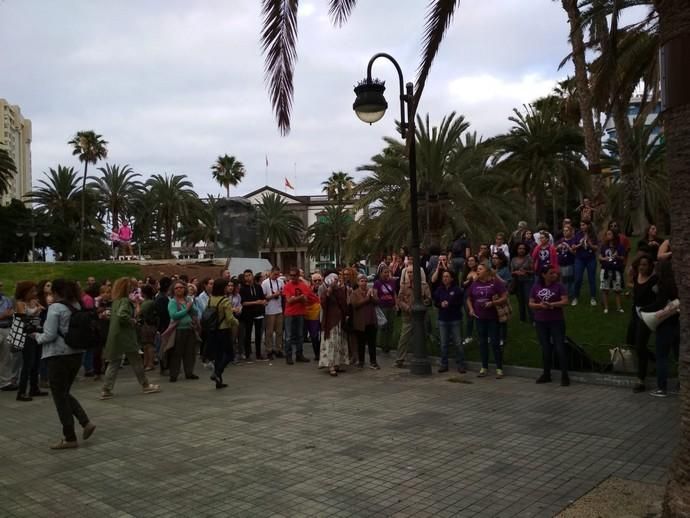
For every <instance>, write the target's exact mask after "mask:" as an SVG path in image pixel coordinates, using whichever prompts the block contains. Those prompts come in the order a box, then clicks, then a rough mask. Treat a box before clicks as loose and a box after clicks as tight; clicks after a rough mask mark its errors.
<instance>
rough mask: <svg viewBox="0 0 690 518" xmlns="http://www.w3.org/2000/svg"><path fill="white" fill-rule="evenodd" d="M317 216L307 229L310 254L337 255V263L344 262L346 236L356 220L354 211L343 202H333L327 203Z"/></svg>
mask: <svg viewBox="0 0 690 518" xmlns="http://www.w3.org/2000/svg"><path fill="white" fill-rule="evenodd" d="M317 218H318V219H317V220H316V222H315V223H313V224H312V225H310V226H309V228H308V230H307V233H308V236H309V245H308V251H309V255H311V256H312V257H321V256H324V255H328V256H331V257H335V259H336V265H341V264H343V258H344V251H345V238H346V236H347V234H348V231H349V229H350V227H351V226H352V224H353V222H354V215H353V213H352V211H350V210H349V209H347V208H345V206H344V205H342V204H331V205H326V206H325V207H324V210H323V212H321V213H320V214H318V215H317Z"/></svg>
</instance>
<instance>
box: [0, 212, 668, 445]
mask: <svg viewBox="0 0 690 518" xmlns="http://www.w3.org/2000/svg"><path fill="white" fill-rule="evenodd" d="M586 209H587V205H584V209H583V211H582V212H581V218H580V219H581V221H580V224H579V230H578V231H575V227H574V225H573V223H572V221H571V220H569V219H566V220H564V221H563V225H562V228H561V229H560V231H559V232H557V233H556V235H553V234H552V233H551V232H549V230H548V229H547V228H546V227H545V225H540V226H539V228H538V229H537V231H536V232H533V231H531V230H530V229H529V228H528V226H527V224H526V223H525V222H520V223H519V225H518V228H517V229H516V230H515V231H514V232H513V233H512V234H510V236H509V238H508V239H506V236H505V235H504V234H503V233H498V234H497V235H496V237H495V240H494V242H493V243H491V244H480V245H479V246H478V247H477V248H476V249H473V248H472V246H471V245H470V242H469V240H468V238H467V236H466V235H465V234H464V233H461V234H459V235H458V236H456V239H454V240H453V242H452V243H451V244H450V245H449V246H448V247H447V249H445V250H444V249H441V248H440V247H432V248H430V249H429V250H428V251H425V252H424V253H423V255H422V263H421V265H422V267H421V268H420V270H419V271H418V272H417V271H415V270H414V268H413V266H412V259H411V257H410V256H409V254H408V253H407V250H406V249H404V248H403V249H401V250H400V252H399V253H394V254H391V255H390V256H386V257H383V258H382V259H381V261H380V263H379V264H378V267H377V269H376V274H375V279H374V281H373V283H372V282H370V281H369V279H368V278H367V276H366V275H364V273H362V272H360V271H359V270H358V269H357V268H355V267H345V268H341V269H338V270H330V271H324V272H318V271H317V272H313V273H311V275H310V276H308V277H307V276H305V272H304V271H302V270H300V269H298V268H296V267H292V268H290V269H289V270H288V271H287V275H284V274H283V272H281V270H280V268H278V267H274V268H272V270H271V271H269V272H260V273H255V272H252V271H251V270H246V271H244V272H242V273H241V274H239V275H237V276H235V277H231V274H230V272H229V271H227V270H223V271H222V272H221V274H220V275H219V277H218V278H217V279H211V278H203V279H188V278H187V277H185V276H184V275H179V276H174V277H161V278H160V279H152V278H147V279H144V280H137V279H130V278H126V277H123V278H119V279H117V280H115V281H114V282H112V283H111V282H110V281H109V280H104V281H101V282H99V281H97V280H96V279H95V278H94V277H89V278H88V279H87V280H86V282H85V284H84V285H83V286H82V285H80V284H79V283H77V282H75V281H71V280H65V279H55V280H53V281H48V280H44V281H40V282H38V283H36V282H33V281H21V282H18V283H17V284H16V287H15V294H14V298H11V297H7V296H5V295H4V294H3V293H2V284H1V283H0V387H1V389H2V390H3V391H7V392H10V391H16V393H17V395H16V398H17V400H18V401H22V402H30V401H32V400H33V398H35V397H42V396H47V395H48V392H46V391H44V390H43V389H44V388H47V387H49V388H50V393H51V395H52V398H53V401H54V404H55V407H56V410H57V413H58V416H59V418H60V422H61V423H62V426H63V438H62V439H61V440H60V441H59V442H58V443H57V444H55V445H53V448H56V449H66V448H74V447H76V446H77V445H78V442H77V437H76V432H75V427H74V417H76V418H77V421H78V422H79V424H80V425H81V426H82V427H83V434H82V437H83V438H84V439H87V438H88V437H89V436H90V435H91V434H92V433H93V431H94V430H95V426H94V424H93V423H92V422H91V421H90V420H89V418H88V416H87V414H86V412H85V411H84V409H83V408H82V407H81V405H80V404H79V402H78V401H77V400H76V398H74V396H73V395H71V393H70V388H71V386H72V384H73V383H74V381H75V379H76V376H77V374H78V373H79V372H80V370H81V369H83V372H84V376H85V377H86V378H93V379H94V381H98V382H100V383H101V390H100V399H102V400H108V399H111V398H113V397H114V395H115V382H116V379H117V375H118V372H119V370H120V369H121V368H123V366H126V365H129V366H130V367H131V368H132V369H133V371H134V373H135V375H136V378H137V380H138V382H139V384H140V386H141V390H142V392H143V393H144V394H155V393H157V392H159V391H160V390H161V387H160V386H159V385H157V384H153V383H151V382H150V381H149V379H148V374H147V373H148V372H150V371H152V370H154V369H156V368H158V369H160V374H161V377H164V376H167V377H168V381H169V382H170V383H176V382H177V381H178V379H180V375H181V374H182V373H183V374H184V378H185V379H187V380H198V379H199V376H198V375H197V374H196V370H195V364H196V362H197V359H198V358H201V361H202V363H203V365H204V367H206V368H208V369H209V370H210V371H211V373H210V378H211V380H212V382H213V384H214V385H215V387H216V389H224V388H226V387H227V386H228V385H227V383H225V378H224V375H225V370H226V368H227V367H228V365H230V364H238V363H242V362H260V361H270V360H275V359H284V360H285V362H286V364H287V365H294V364H295V363H309V362H310V361H311V359H310V358H308V357H307V355H305V352H304V343H310V344H311V347H312V352H313V359H314V361H315V362H316V363H317V365H318V367H319V368H322V369H323V370H324V371H325V372H327V373H328V374H329V375H330V376H332V377H337V376H338V375H339V374H341V373H343V372H345V371H346V369H347V368H348V366H350V367H354V368H359V369H362V368H364V367H365V365H366V366H368V367H369V368H370V369H374V370H378V369H380V367H379V364H378V362H377V346H379V345H380V347H381V349H382V351H383V353H385V354H388V353H389V352H390V351H391V350H392V349H394V348H395V349H396V350H397V352H396V357H395V361H394V365H395V367H397V368H404V367H405V362H406V359H407V353H408V349H409V343H410V339H411V336H412V313H413V308H414V306H415V304H419V303H421V304H424V305H425V306H427V307H433V308H435V309H434V311H428V312H427V326H428V327H427V331H428V334H429V335H430V336H434V335H435V333H434V332H432V329H437V330H438V332H437V334H436V336H437V340H438V345H439V350H440V361H439V366H438V371H439V372H441V373H443V372H447V371H448V370H449V356H450V355H454V356H455V363H456V368H457V370H458V372H460V373H463V374H464V373H465V372H466V370H467V366H466V363H465V357H464V347H465V346H466V345H467V344H469V343H470V342H471V341H472V340H474V334H475V330H476V335H477V339H478V342H479V351H480V358H481V368H480V370H479V372H478V374H477V375H478V376H479V377H486V376H488V375H489V357H490V355H492V356H493V361H494V364H495V377H496V378H497V379H501V378H503V377H504V371H503V351H504V348H505V347H506V345H507V343H508V339H509V334H508V322H509V320H510V318H511V313H512V308H511V305H510V299H509V294H514V295H515V296H516V299H517V303H518V316H519V319H520V320H521V321H523V322H530V323H532V324H533V325H534V329H535V334H536V337H537V339H538V342H539V344H540V346H541V348H542V355H543V372H542V374H541V376H539V378H538V379H537V380H536V382H537V383H548V382H550V381H551V370H552V360H553V358H554V354H555V355H556V356H557V359H558V365H559V367H560V369H559V370H560V373H561V380H560V382H561V385H562V386H568V385H569V384H570V379H569V375H568V354H567V352H566V343H565V342H566V340H565V339H566V326H565V315H566V312H565V307H566V306H569V305H572V306H575V305H577V304H578V301H579V298H580V292H581V288H582V284H583V278H584V276H585V272H586V273H587V277H588V283H589V290H590V304H591V305H592V306H596V305H598V304H599V299H598V297H597V283H596V282H595V275H596V272H597V264H598V265H599V268H598V271H599V283H598V288H599V290H600V291H601V301H602V303H603V304H602V305H603V308H604V309H603V311H604V313H608V311H609V300H608V299H609V294H610V293H611V292H613V295H614V299H615V303H616V310H617V311H620V312H623V311H624V308H623V305H622V302H621V295H622V293H623V292H624V291H626V290H629V291H632V297H633V306H634V310H633V311H632V312H631V318H630V324H629V326H628V331H627V336H626V341H627V343H628V344H630V345H632V346H634V347H635V349H636V351H637V354H638V358H639V361H638V378H639V380H638V384H637V385H636V386H635V389H634V390H635V392H643V391H646V386H645V379H646V375H647V368H648V361H649V357H650V353H649V350H648V348H647V347H648V342H649V339H650V336H651V334H652V333H651V331H650V329H649V328H648V327H647V325H646V324H645V322H644V321H643V319H641V318H640V315H639V311H658V310H660V309H663V308H665V307H667V306H668V304H669V302H670V301H673V300H674V299H676V298H677V289H676V286H675V283H674V280H673V273H672V271H671V262H670V261H669V260H668V259H669V257H670V255H671V249H670V244H669V242H668V241H667V240H666V241H664V240H662V239H660V238H659V237H658V236H657V235H656V228H655V227H654V226H651V227H650V228H649V229H648V231H647V232H646V234H645V236H643V238H642V239H641V240H640V241H639V245H638V251H637V253H636V254H635V255H634V257H631V247H630V240H629V239H628V238H627V237H626V236H624V235H623V234H622V233H621V232H620V229H619V227H618V225H617V224H616V222H611V223H610V224H609V225H608V227H607V229H606V230H605V232H603V234H602V236H601V239H599V238H598V237H597V232H595V230H594V228H593V223H592V221H591V219H590V218H591V215H590V218H588V217H587V212H586ZM415 275H419V276H420V277H421V286H422V292H421V295H422V300H421V301H416V300H415V298H414V290H413V280H414V277H415ZM432 318H435V319H436V320H437V324H438V325H437V326H432V325H431V319H432ZM80 319H81V320H80ZM89 319H90V320H89ZM398 319H400V334H399V338H398V339H397V342H395V341H394V332H393V329H394V326H395V323H396V320H398ZM16 321H20V322H21V333H23V335H22V337H21V340H20V342H21V347H17V346H16V338H17V337H16V336H11V335H13V334H14V335H16V334H17V332H16V330H15V324H17V322H16ZM80 322H81V323H80ZM678 344H679V322H678V316H677V314H676V315H672V316H671V318H668V319H666V320H664V321H663V322H662V323H661V324H660V325H659V327H658V328H657V330H656V361H657V389H656V390H655V391H654V392H652V395H655V396H665V395H666V394H667V391H668V387H667V378H668V359H669V353H670V351H672V350H674V349H675V350H676V351H677V348H678ZM252 346H253V347H252ZM676 354H677V352H676ZM310 356H311V355H310Z"/></svg>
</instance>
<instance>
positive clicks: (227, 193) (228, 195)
mask: <svg viewBox="0 0 690 518" xmlns="http://www.w3.org/2000/svg"><path fill="white" fill-rule="evenodd" d="M225 193H226V195H225V197H226V198H230V186H229V185H226V186H225Z"/></svg>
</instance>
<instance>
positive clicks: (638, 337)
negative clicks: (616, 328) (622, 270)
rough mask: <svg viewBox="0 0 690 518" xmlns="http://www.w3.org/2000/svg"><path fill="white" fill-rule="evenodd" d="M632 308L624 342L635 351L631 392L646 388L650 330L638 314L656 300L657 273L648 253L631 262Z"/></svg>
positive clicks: (642, 390)
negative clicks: (633, 382) (633, 380)
mask: <svg viewBox="0 0 690 518" xmlns="http://www.w3.org/2000/svg"><path fill="white" fill-rule="evenodd" d="M632 274H633V275H632V286H633V309H632V311H631V312H630V323H629V324H628V333H627V337H626V338H627V339H626V342H627V343H628V344H629V345H632V346H633V347H634V348H635V351H636V352H637V380H638V382H637V384H636V385H635V386H634V387H633V392H635V393H638V392H644V391H646V390H647V387H646V385H645V379H646V378H647V365H648V363H649V349H648V348H647V345H648V343H649V337H650V336H651V335H652V331H651V330H650V329H649V327H647V324H645V323H644V322H643V321H642V320H641V319H640V316H639V314H638V311H640V310H641V309H642V308H644V307H648V306H650V305H652V304H654V302H655V301H656V297H657V292H658V287H657V282H658V278H657V275H656V274H655V273H654V260H653V259H652V258H651V257H650V256H648V255H645V254H643V255H641V256H640V257H638V258H637V259H635V261H633V264H632Z"/></svg>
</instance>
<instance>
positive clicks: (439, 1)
mask: <svg viewBox="0 0 690 518" xmlns="http://www.w3.org/2000/svg"><path fill="white" fill-rule="evenodd" d="M458 5H460V0H434V1H432V2H431V3H430V4H429V7H428V10H427V15H426V22H425V24H424V37H423V47H422V61H421V63H420V65H419V68H418V69H417V85H416V87H415V94H414V105H413V106H414V108H415V111H416V108H417V106H418V105H419V99H420V97H421V95H422V92H423V91H424V85H425V84H426V80H427V77H428V76H429V71H430V70H431V65H432V63H433V62H434V58H435V57H436V54H438V49H439V47H440V45H441V41H443V37H444V36H445V34H446V29H448V26H449V25H450V23H451V21H452V20H453V14H454V13H455V9H456V8H457V7H458Z"/></svg>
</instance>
